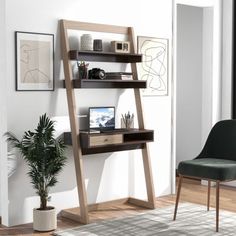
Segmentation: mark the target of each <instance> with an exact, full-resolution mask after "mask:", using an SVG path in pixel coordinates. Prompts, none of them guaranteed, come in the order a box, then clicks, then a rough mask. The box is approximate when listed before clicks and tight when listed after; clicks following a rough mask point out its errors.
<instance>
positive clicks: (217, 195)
mask: <svg viewBox="0 0 236 236" xmlns="http://www.w3.org/2000/svg"><path fill="white" fill-rule="evenodd" d="M219 198H220V181H216V232H219Z"/></svg>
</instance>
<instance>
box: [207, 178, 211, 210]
mask: <svg viewBox="0 0 236 236" xmlns="http://www.w3.org/2000/svg"><path fill="white" fill-rule="evenodd" d="M210 195H211V181H210V180H208V189H207V210H208V211H209V209H210Z"/></svg>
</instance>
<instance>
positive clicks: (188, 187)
mask: <svg viewBox="0 0 236 236" xmlns="http://www.w3.org/2000/svg"><path fill="white" fill-rule="evenodd" d="M235 191H236V189H235V188H232V187H226V186H221V190H220V209H225V210H229V211H234V212H236V207H235V205H236V194H235ZM180 201H181V202H192V203H198V204H204V205H206V202H207V186H203V185H201V184H200V181H196V180H190V179H184V180H183V184H182V190H181V195H180ZM174 203H175V195H168V196H163V197H159V198H157V199H156V206H157V208H161V207H166V206H170V205H173V204H174ZM210 206H211V207H215V188H214V187H212V191H211V203H210ZM146 211H148V209H145V208H141V207H137V206H134V205H130V204H127V203H119V204H109V205H108V206H107V207H106V206H105V207H103V208H102V209H99V210H96V211H92V212H90V213H89V215H90V219H91V221H92V222H95V221H100V220H105V219H112V218H116V217H125V216H128V215H134V214H138V213H141V212H146ZM78 225H79V224H78V223H77V222H74V221H71V220H68V219H65V218H62V217H59V219H58V230H61V229H66V228H71V227H75V226H78ZM0 235H34V236H41V235H45V236H49V235H51V232H47V233H39V232H34V231H33V229H32V224H27V225H20V226H14V227H8V228H7V227H3V226H0Z"/></svg>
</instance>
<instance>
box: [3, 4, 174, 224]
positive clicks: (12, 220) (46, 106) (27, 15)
mask: <svg viewBox="0 0 236 236" xmlns="http://www.w3.org/2000/svg"><path fill="white" fill-rule="evenodd" d="M110 3H111V2H110V1H108V0H101V1H90V0H88V1H81V0H67V1H64V0H51V1H46V0H41V1H34V2H33V3H32V1H30V0H21V1H17V0H7V1H6V27H7V32H6V38H7V45H6V50H7V52H8V55H9V56H8V57H7V68H6V70H7V78H6V81H7V86H6V88H7V98H8V103H7V115H8V123H7V129H8V130H10V131H12V132H14V133H15V134H16V135H17V136H18V137H21V136H22V134H23V131H25V130H28V129H33V128H34V127H35V126H36V124H37V122H38V117H39V115H41V114H43V113H44V112H47V113H48V114H49V115H50V116H66V115H68V111H67V103H66V94H65V90H64V89H59V88H58V81H59V79H62V78H63V77H64V76H63V70H62V64H61V61H60V37H59V27H58V20H59V19H62V18H64V19H72V20H79V21H87V22H94V23H104V24H114V25H124V26H133V27H134V29H135V33H136V35H145V36H151V37H160V38H168V39H170V42H171V37H172V1H171V0H168V1H164V2H163V1H162V0H158V1H156V0H147V1H146V2H145V4H143V3H142V2H136V3H135V10H134V6H133V2H132V1H130V2H127V1H125V0H121V1H119V4H115V7H116V9H115V10H114V6H113V4H110ZM99 9H106V10H105V11H104V13H102V14H101V11H100V10H99ZM121 15H122V17H121ZM14 31H28V32H44V33H53V34H55V80H56V89H55V91H54V92H16V91H15V65H14V63H15V54H14V50H15V48H14ZM169 62H171V47H170V53H169ZM171 77H172V73H171V64H170V63H169V81H171ZM76 93H78V94H77V100H78V102H79V103H80V104H81V105H80V106H81V109H80V111H82V112H83V108H86V107H88V106H99V105H117V106H119V107H122V106H121V103H122V100H123V98H124V97H125V96H127V97H128V99H129V100H131V101H132V98H131V95H132V93H131V92H124V91H123V90H122V91H118V90H79V91H77V92H76ZM119 95H121V97H120V100H119ZM126 101H127V100H126ZM143 103H144V111H145V119H146V124H147V125H146V127H147V128H152V129H155V142H154V143H151V144H150V153H151V161H152V168H153V176H154V185H155V189H156V196H160V195H165V194H169V193H171V176H172V174H171V156H170V155H171V151H170V150H171V83H169V95H168V96H164V97H146V98H144V99H143ZM126 104H127V102H126ZM132 106H133V105H132V104H131V105H130V106H126V108H129V107H131V108H132ZM65 126H66V125H65ZM67 154H68V163H67V166H66V168H65V169H64V171H63V173H62V174H61V175H60V177H59V180H60V183H59V184H58V185H57V186H56V187H55V188H54V189H52V191H51V192H52V202H51V205H54V206H56V207H57V209H58V210H60V209H63V208H69V207H74V206H77V205H78V199H77V191H76V182H75V173H74V166H73V157H72V151H71V148H68V150H67ZM84 165H85V172H84V173H85V178H86V186H87V191H88V202H89V203H94V202H100V201H108V200H111V199H116V198H122V197H127V196H128V195H135V196H136V197H140V198H145V196H146V190H145V185H144V177H143V169H142V162H141V155H140V151H138V150H137V151H131V152H117V153H107V154H98V155H92V156H87V157H86V156H85V157H84ZM26 172H27V167H26V165H25V163H24V162H23V161H22V160H21V159H19V161H18V168H17V171H16V173H15V174H14V175H13V176H12V177H11V178H10V179H9V224H10V225H14V224H22V223H26V222H30V221H32V208H33V207H37V206H38V198H37V197H36V195H35V193H34V190H33V189H32V186H31V184H30V182H29V178H28V176H27V175H26ZM21 190H23V191H21ZM6 217H7V216H6Z"/></svg>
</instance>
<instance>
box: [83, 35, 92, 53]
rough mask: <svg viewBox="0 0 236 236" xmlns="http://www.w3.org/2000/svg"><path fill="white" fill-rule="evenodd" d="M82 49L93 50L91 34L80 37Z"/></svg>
mask: <svg viewBox="0 0 236 236" xmlns="http://www.w3.org/2000/svg"><path fill="white" fill-rule="evenodd" d="M80 49H81V50H82V51H92V50H93V39H92V35H91V34H83V35H82V36H81V37H80Z"/></svg>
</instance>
